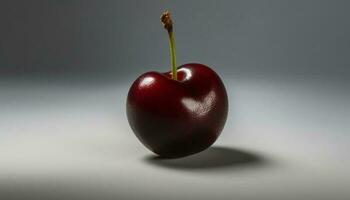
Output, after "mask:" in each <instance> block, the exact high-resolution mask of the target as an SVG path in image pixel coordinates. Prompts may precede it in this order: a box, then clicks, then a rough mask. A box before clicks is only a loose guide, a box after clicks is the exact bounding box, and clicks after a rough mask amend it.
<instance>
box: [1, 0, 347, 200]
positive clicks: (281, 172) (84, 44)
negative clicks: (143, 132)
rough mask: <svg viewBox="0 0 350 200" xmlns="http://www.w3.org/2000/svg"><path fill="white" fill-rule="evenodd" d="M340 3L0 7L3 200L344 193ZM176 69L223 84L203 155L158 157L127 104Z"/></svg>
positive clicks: (34, 1) (343, 18) (343, 15)
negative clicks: (215, 128)
mask: <svg viewBox="0 0 350 200" xmlns="http://www.w3.org/2000/svg"><path fill="white" fill-rule="evenodd" d="M349 8H350V3H349V2H348V1H345V0H344V1H341V0H335V1H331V0H328V1H324V0H319V1H316V0H313V1H311V0H304V1H301V0H296V1H286V0H279V1H277V0H270V1H268V0H264V1H259V0H244V1H243V0H242V1H236V0H233V1H224V0H221V1H209V0H201V1H199V0H198V1H185V0H184V1H170V0H168V1H166V0H162V1H161V0H147V1H141V0H139V1H135V0H131V1H126V0H125V1H118V0H115V1H107V0H106V1H82V0H75V1H65V0H64V1H54V0H45V1H44V0H42V1H39V0H31V1H24V0H22V1H20V0H12V1H10V0H3V1H1V2H0V198H1V199H10V198H14V199H38V198H44V199H139V198H143V199H307V200H309V199H349V198H350V192H349V190H348V188H349V187H350V176H349V175H348V173H347V170H348V168H349V156H348V152H349V150H350V149H349V143H350V141H349V135H348V134H349V130H350V127H349V122H350V117H349V116H350V115H349V114H350V110H349V109H350V105H349V102H350V93H349V89H350V80H349V78H350V69H349V64H350V56H349V55H350V38H349V35H350V26H349V25H350V24H349V23H350V22H349V19H350V12H349ZM164 9H169V10H170V11H171V12H172V13H173V18H174V22H175V37H176V42H177V43H176V44H177V56H178V63H179V64H182V63H187V62H200V63H204V64H207V65H209V66H211V67H212V68H213V69H214V70H215V71H216V72H217V73H218V74H219V75H220V76H221V78H222V79H223V81H224V83H225V85H226V89H227V91H228V94H229V98H230V110H229V113H230V114H229V118H228V121H227V124H226V126H225V129H224V130H223V132H222V135H221V137H220V138H219V140H218V141H217V142H216V143H215V144H214V146H213V147H212V148H210V149H208V150H207V151H205V152H203V153H201V154H198V155H195V156H193V157H188V158H185V159H180V160H157V159H155V158H154V157H153V156H152V154H151V153H150V152H149V151H148V150H146V149H145V148H144V147H143V146H142V145H141V144H140V143H139V142H138V141H137V139H136V137H134V135H133V133H132V131H131V130H130V128H129V126H128V123H127V120H126V117H125V98H126V95H127V91H128V88H129V86H130V85H131V83H132V81H133V80H135V79H136V77H137V76H139V75H140V74H142V73H144V72H146V71H151V70H156V71H167V70H168V69H169V52H168V51H169V50H168V41H167V36H166V33H165V31H164V30H163V29H162V27H161V25H160V22H159V16H160V13H161V12H162V11H163V10H164Z"/></svg>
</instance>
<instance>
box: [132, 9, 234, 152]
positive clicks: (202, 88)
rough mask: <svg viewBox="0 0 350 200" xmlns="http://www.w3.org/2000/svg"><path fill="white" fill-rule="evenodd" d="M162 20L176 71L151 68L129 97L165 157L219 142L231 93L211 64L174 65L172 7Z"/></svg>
mask: <svg viewBox="0 0 350 200" xmlns="http://www.w3.org/2000/svg"><path fill="white" fill-rule="evenodd" d="M161 20H162V22H163V25H164V27H165V29H166V30H167V31H168V34H169V41H170V51H171V64H172V71H171V72H166V73H159V72H154V71H151V72H147V73H144V74H142V75H141V76H140V77H138V78H137V79H136V80H135V82H134V83H133V84H132V86H131V88H130V90H129V93H128V97H127V106H126V110H127V117H128V121H129V124H130V126H131V128H132V130H133V131H134V133H135V135H136V137H137V138H138V139H139V140H140V141H141V142H142V143H143V144H144V145H145V146H146V147H147V148H148V149H150V150H151V151H153V152H154V153H156V154H158V155H159V156H161V157H169V158H175V157H183V156H188V155H191V154H194V153H198V152H200V151H202V150H204V149H206V148H208V147H210V146H211V145H212V144H213V143H214V142H215V141H216V139H217V138H218V136H219V135H220V133H221V131H222V129H223V127H224V125H225V122H226V118H227V113H228V98H227V93H226V90H225V86H224V85H223V83H222V81H221V79H220V77H219V76H218V75H217V74H216V73H215V72H214V71H213V70H212V69H210V68H209V67H208V66H205V65H203V64H196V63H190V64H184V65H182V66H180V67H178V68H177V67H176V59H175V42H174V36H173V23H172V21H171V18H170V14H169V12H164V13H163V14H162V17H161Z"/></svg>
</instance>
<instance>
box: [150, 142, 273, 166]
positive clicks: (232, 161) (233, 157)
mask: <svg viewBox="0 0 350 200" xmlns="http://www.w3.org/2000/svg"><path fill="white" fill-rule="evenodd" d="M144 161H145V162H147V163H149V164H152V165H155V166H159V167H165V168H173V169H183V170H191V169H193V170H194V169H220V168H226V169H228V168H244V167H259V166H263V165H266V164H267V163H268V161H267V159H266V158H264V157H263V156H262V155H259V154H257V153H254V152H250V151H246V150H241V149H234V148H230V147H215V146H213V147H210V148H209V149H207V150H205V151H202V152H200V153H198V154H195V155H192V156H188V157H184V158H176V159H167V158H161V157H159V156H156V155H152V156H147V157H145V159H144Z"/></svg>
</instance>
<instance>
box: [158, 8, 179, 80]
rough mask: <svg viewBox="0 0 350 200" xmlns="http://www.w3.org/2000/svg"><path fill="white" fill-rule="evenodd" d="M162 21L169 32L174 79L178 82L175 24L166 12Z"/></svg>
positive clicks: (162, 16)
mask: <svg viewBox="0 0 350 200" xmlns="http://www.w3.org/2000/svg"><path fill="white" fill-rule="evenodd" d="M160 19H161V21H162V23H163V26H164V28H165V29H166V30H167V31H168V36H169V46H170V61H171V74H172V79H173V80H177V71H176V49H175V39H174V32H173V22H172V20H171V18H170V13H169V12H168V11H165V12H164V13H163V14H162V15H161V17H160Z"/></svg>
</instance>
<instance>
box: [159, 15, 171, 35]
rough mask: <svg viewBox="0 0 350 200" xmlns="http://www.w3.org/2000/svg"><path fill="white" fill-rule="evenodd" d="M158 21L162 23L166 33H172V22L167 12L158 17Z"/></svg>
mask: <svg viewBox="0 0 350 200" xmlns="http://www.w3.org/2000/svg"><path fill="white" fill-rule="evenodd" d="M160 21H161V22H162V24H163V26H164V28H165V29H166V30H167V31H168V32H172V31H173V21H172V20H171V17H170V12H169V11H165V12H163V14H162V15H161V16H160Z"/></svg>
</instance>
